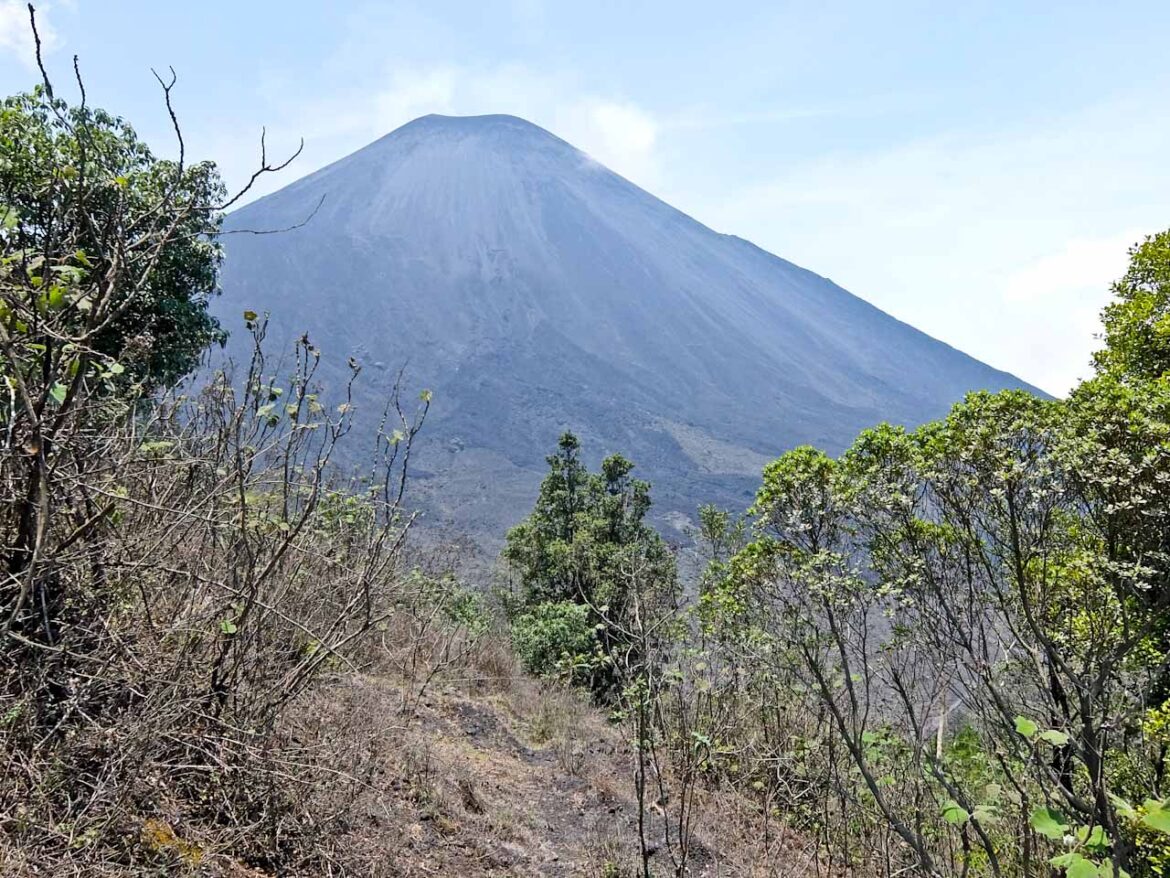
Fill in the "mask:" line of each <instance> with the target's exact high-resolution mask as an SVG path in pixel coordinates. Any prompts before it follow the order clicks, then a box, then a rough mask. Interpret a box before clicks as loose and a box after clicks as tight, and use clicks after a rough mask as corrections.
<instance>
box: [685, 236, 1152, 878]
mask: <svg viewBox="0 0 1170 878" xmlns="http://www.w3.org/2000/svg"><path fill="white" fill-rule="evenodd" d="M1132 257H1133V261H1132V264H1131V266H1130V270H1129V271H1128V272H1127V274H1126V276H1125V278H1123V279H1122V280H1121V281H1119V282H1118V284H1117V285H1115V288H1114V291H1115V294H1116V298H1115V301H1114V303H1113V304H1112V305H1110V307H1109V308H1108V309H1107V310H1106V312H1105V323H1106V330H1107V331H1106V341H1107V344H1108V347H1107V349H1106V350H1105V351H1104V352H1102V353H1101V354H1099V355H1098V358H1097V364H1098V370H1099V371H1098V375H1097V376H1096V377H1095V378H1093V379H1092V380H1091V381H1088V382H1085V383H1084V384H1082V385H1081V386H1080V387H1078V388H1077V389H1076V390H1075V391H1074V392H1073V393H1072V394H1071V395H1070V397H1069V399H1067V400H1042V399H1038V398H1035V397H1033V396H1031V395H1030V394H1027V393H1024V392H1020V391H1007V392H1002V393H997V394H990V393H975V394H971V395H970V396H968V397H967V398H966V399H965V400H964V401H963V402H961V403H960V404H958V405H956V406H955V407H954V408H953V409H952V411H951V412H950V414H949V415H948V416H947V417H946V418H943V419H941V420H939V421H937V422H934V423H930V424H926V425H924V426H922V427H920V428H918V429H915V430H905V429H903V428H900V427H895V426H889V425H882V426H879V427H876V428H874V429H872V430H867V431H865V432H863V433H862V434H861V435H860V436H859V437H858V439H857V441H856V442H855V443H854V444H853V446H852V447H851V448H850V449H848V450H847V451H846V452H845V453H844V454H842V455H841V456H840V457H839V458H837V459H833V458H831V457H829V456H828V455H826V454H824V453H823V452H821V451H818V450H817V449H815V448H811V447H802V448H797V449H794V450H792V451H790V452H788V453H787V454H785V455H783V456H782V457H780V458H779V459H778V460H776V461H774V462H773V463H771V464H769V465H768V466H767V468H766V469H765V471H764V475H763V483H762V485H761V487H760V489H759V491H758V493H757V496H756V502H755V504H754V506H753V507H752V509H751V514H752V515H753V516H754V520H753V522H752V529H751V533H750V535H749V538H748V539H747V541H746V542H745V543H744V544H743V545H742V546H740V547H739V548H738V550H736V551H734V553H733V554H732V555H731V556H730V557H729V558H727V559H726V560H723V559H720V560H718V561H717V563H713V564H712V566H711V567H710V569H709V575H710V581H709V583H708V585H707V587H706V588H705V590H704V592H703V595H702V599H701V603H700V610H701V620H702V623H703V624H702V629H701V630H702V633H703V635H704V636H706V637H709V638H712V640H713V642H714V643H715V644H716V645H717V649H718V650H720V651H721V652H722V655H723V657H724V659H723V660H724V661H725V662H727V663H735V664H736V665H737V666H738V671H739V673H740V675H741V678H742V679H744V680H745V681H746V682H745V683H744V684H743V685H741V686H737V690H736V691H737V692H743V691H745V689H746V691H747V692H748V693H752V694H753V697H757V698H758V700H759V703H760V706H761V710H762V711H764V712H763V714H762V717H761V718H760V719H758V720H757V722H758V723H760V724H761V726H762V727H763V728H768V727H769V724H771V723H773V722H774V720H773V719H772V717H771V716H770V715H769V714H768V713H767V712H766V711H768V710H777V709H778V708H777V707H776V706H775V705H776V704H777V703H779V702H782V700H783V698H782V696H781V695H780V694H779V692H783V693H787V697H788V698H789V699H791V700H792V701H794V702H795V703H794V704H792V705H791V706H790V707H789V709H790V710H792V711H794V712H799V711H801V710H803V711H804V712H806V713H809V714H817V715H819V716H821V717H824V720H823V725H822V726H821V727H820V729H819V730H818V732H817V735H816V737H815V738H814V740H825V739H827V740H828V741H829V742H830V744H831V746H830V752H832V751H834V750H835V751H836V752H838V753H844V754H845V757H846V758H845V762H844V765H842V764H841V763H836V764H834V761H833V758H832V757H831V756H828V755H825V756H823V757H822V759H823V763H822V764H823V765H824V766H825V768H824V771H825V772H827V774H828V778H823V779H822V780H821V781H820V782H821V783H822V784H823V786H822V787H821V789H822V793H821V795H822V796H823V798H822V799H821V800H820V801H819V808H820V813H821V814H827V813H828V810H829V805H828V804H827V803H829V802H831V801H832V800H833V797H834V796H837V795H841V796H844V799H845V801H848V802H851V803H852V805H853V810H852V811H851V812H850V813H851V814H852V815H853V816H851V817H847V818H846V817H843V818H842V825H841V826H840V828H839V829H838V831H839V832H840V833H841V834H842V835H843V836H844V838H845V839H850V838H853V837H855V836H857V835H858V834H859V833H863V832H866V831H869V830H867V829H866V826H865V822H864V821H863V820H861V819H860V818H859V817H858V816H857V815H858V813H859V811H858V809H860V811H862V812H865V811H868V812H869V813H871V814H876V815H880V818H879V819H880V822H882V823H884V824H885V825H886V826H887V827H888V830H892V831H893V832H894V833H895V834H896V835H897V836H898V837H899V838H900V840H901V842H902V843H903V845H904V848H903V849H904V851H905V852H906V859H905V861H904V865H905V866H907V867H910V868H916V869H918V870H921V871H923V872H940V873H946V872H950V871H954V872H956V873H958V872H962V873H972V874H984V873H986V874H997V875H1007V874H1021V873H1023V872H1025V871H1026V872H1027V873H1028V874H1036V873H1035V868H1036V864H1035V861H1034V860H1032V859H1031V853H1030V852H1031V851H1035V852H1037V853H1039V854H1041V855H1042V857H1043V862H1045V863H1046V864H1047V865H1050V866H1051V867H1053V868H1055V869H1059V870H1063V871H1064V872H1065V873H1066V874H1068V875H1074V876H1078V878H1089V876H1101V878H1106V876H1114V875H1121V874H1125V873H1126V870H1130V871H1132V872H1133V873H1134V874H1135V875H1141V876H1145V875H1153V874H1161V870H1162V868H1163V866H1162V864H1163V863H1166V862H1167V861H1168V858H1167V856H1166V852H1167V850H1168V848H1167V847H1166V845H1165V840H1164V839H1163V838H1162V837H1161V834H1162V833H1163V832H1166V831H1170V819H1164V814H1166V813H1170V812H1166V811H1164V810H1163V802H1164V801H1165V796H1166V794H1167V792H1170V791H1168V790H1167V788H1166V781H1165V777H1166V768H1167V753H1168V752H1170V747H1168V743H1167V741H1168V740H1170V736H1167V735H1166V734H1165V731H1164V727H1165V725H1166V723H1165V720H1164V717H1163V709H1162V708H1161V707H1157V705H1164V704H1166V703H1168V699H1170V602H1168V598H1167V595H1170V540H1168V538H1167V534H1170V376H1168V375H1167V374H1166V373H1167V370H1168V368H1170V329H1168V327H1170V317H1168V316H1167V314H1168V313H1170V233H1164V234H1162V235H1158V236H1155V237H1153V238H1151V239H1149V240H1148V241H1147V242H1146V243H1145V244H1144V245H1142V246H1141V247H1139V248H1136V249H1135V250H1134V251H1133V254H1132ZM710 524H711V526H712V529H713V530H714V531H716V532H718V531H719V530H720V528H721V527H722V526H724V525H722V524H721V522H720V521H719V520H718V519H717V518H716V517H714V516H713V517H712V518H711V521H710ZM712 554H713V555H714V553H712ZM769 687H772V688H775V689H777V690H778V693H777V694H775V695H773V694H770V693H768V692H767V689H768V688H769ZM755 692H759V693H760V694H759V695H758V696H755V695H754V693H755ZM948 704H953V707H946V705H948ZM1151 705H1154V706H1153V707H1152V706H1151ZM780 709H783V708H780ZM952 710H954V711H956V712H957V714H958V716H959V717H961V719H962V722H961V724H960V727H959V728H958V729H957V730H951V729H948V728H947V725H948V722H947V720H948V714H950V712H951V711H952ZM786 722H787V723H789V724H792V725H796V724H797V720H796V719H795V718H791V719H788V720H786ZM892 730H897V733H896V734H895V733H893V732H892ZM750 740H751V737H750V736H748V737H746V738H745V743H744V746H747V744H746V741H750ZM1127 798H1128V799H1131V800H1137V801H1140V800H1143V799H1146V801H1145V802H1144V804H1143V805H1141V806H1140V807H1136V808H1135V807H1132V806H1130V805H1127V804H1126V799H1127ZM926 802H929V803H930V806H929V807H928V808H926V813H928V814H929V815H931V816H930V818H929V819H924V816H923V815H924V811H923V808H924V804H923V803H926ZM794 804H795V805H796V808H795V809H794V810H795V812H796V813H810V814H816V813H817V812H816V811H815V810H812V811H809V812H805V811H803V810H802V808H801V806H800V805H799V803H794ZM814 825H815V826H816V827H817V828H818V830H821V829H823V828H824V827H825V825H826V824H825V823H824V822H823V821H822V822H819V823H815V824H814ZM888 830H887V831H888ZM840 838H841V836H837V840H838V843H840ZM1021 839H1025V840H1026V844H1024V845H1021ZM845 844H848V841H846V842H845ZM887 865H888V864H887Z"/></svg>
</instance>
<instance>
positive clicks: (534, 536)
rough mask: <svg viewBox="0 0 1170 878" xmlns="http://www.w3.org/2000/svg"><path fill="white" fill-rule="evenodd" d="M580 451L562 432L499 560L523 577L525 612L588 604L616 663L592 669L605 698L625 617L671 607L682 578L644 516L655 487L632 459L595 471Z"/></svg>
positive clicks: (614, 459) (623, 644) (627, 637)
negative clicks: (636, 472) (654, 606)
mask: <svg viewBox="0 0 1170 878" xmlns="http://www.w3.org/2000/svg"><path fill="white" fill-rule="evenodd" d="M580 452H581V446H580V442H579V441H578V440H577V437H576V436H574V435H573V434H572V433H565V434H564V435H563V436H561V438H560V441H559V442H558V444H557V450H556V452H555V453H554V454H552V455H550V456H549V457H548V459H547V460H548V465H549V472H548V475H547V476H545V479H544V481H543V482H542V484H541V487H540V494H539V496H538V498H537V501H536V506H535V508H534V509H533V511H532V513H531V514H530V515H529V516H528V518H526V519H525V520H524V521H522V522H521V523H520V524H518V525H516V526H515V527H514V528H512V529H511V530H510V531H509V532H508V535H507V542H506V545H505V548H504V552H503V556H504V559H505V560H506V561H507V562H508V563H509V565H510V566H511V568H512V569H513V570H514V571H515V572H516V574H517V575H518V577H519V580H520V586H521V592H522V594H521V598H520V604H521V608H520V609H521V613H527V614H530V613H531V611H532V610H533V609H534V608H537V607H541V606H542V605H546V604H564V603H566V602H568V603H575V604H578V605H581V606H584V607H587V608H588V611H589V622H590V623H591V625H593V626H594V627H595V628H596V629H597V631H598V640H599V643H600V647H601V654H602V656H603V657H605V661H607V662H609V664H610V667H609V668H608V669H607V668H598V669H595V671H594V674H593V688H594V691H595V692H596V693H598V694H602V693H606V692H609V691H610V690H612V688H613V686H614V685H616V682H617V676H616V675H615V672H614V669H613V662H614V661H616V659H615V655H616V654H617V653H619V652H623V651H624V653H623V655H624V658H623V660H626V659H629V658H630V650H632V649H634V646H633V645H632V644H633V642H634V640H635V639H636V638H634V637H633V635H632V634H631V632H632V631H633V628H634V627H635V626H631V625H629V624H627V623H628V621H629V618H628V617H629V614H630V613H632V612H635V611H637V612H645V611H646V602H647V595H653V596H654V598H653V599H654V600H655V601H658V602H663V603H673V602H674V601H675V599H676V598H677V593H678V580H677V576H676V571H675V561H674V555H673V553H672V552H671V551H670V548H669V547H668V546H667V545H666V543H665V541H664V540H663V539H662V537H661V536H660V535H659V534H658V533H657V531H655V530H654V529H653V528H652V527H651V526H650V525H649V524H648V523H647V522H646V513H647V512H648V511H649V509H650V485H649V484H648V483H647V482H645V481H643V480H641V479H637V478H634V477H633V475H632V472H633V469H634V465H633V464H632V463H631V462H630V461H628V460H626V459H625V458H624V457H622V456H621V455H617V454H615V455H611V456H609V457H607V458H605V460H603V461H602V463H601V469H600V471H599V472H596V473H592V472H589V471H588V469H586V467H585V466H584V464H582V462H581V459H580ZM635 596H637V600H636V601H635V600H634V597H635ZM635 605H636V606H637V609H636V610H635ZM542 612H544V611H542ZM549 612H551V611H549ZM545 615H548V613H545ZM573 652H574V651H573V650H566V654H568V653H573Z"/></svg>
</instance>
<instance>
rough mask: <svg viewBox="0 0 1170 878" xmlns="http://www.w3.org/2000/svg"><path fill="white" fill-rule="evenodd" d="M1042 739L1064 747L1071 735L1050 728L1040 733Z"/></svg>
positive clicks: (1054, 745)
mask: <svg viewBox="0 0 1170 878" xmlns="http://www.w3.org/2000/svg"><path fill="white" fill-rule="evenodd" d="M1039 738H1040V740H1041V741H1047V742H1048V743H1049V744H1051V745H1052V746H1053V747H1063V746H1064V745H1065V744H1067V743H1068V741H1069V737H1068V735H1066V734H1065V733H1064V732H1060V731H1057V730H1056V729H1049V730H1048V731H1046V732H1041V733H1040V735H1039Z"/></svg>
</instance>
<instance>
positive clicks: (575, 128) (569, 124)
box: [563, 98, 659, 185]
mask: <svg viewBox="0 0 1170 878" xmlns="http://www.w3.org/2000/svg"><path fill="white" fill-rule="evenodd" d="M564 122H565V128H564V129H563V134H564V136H565V137H567V138H569V139H570V140H571V141H573V143H574V145H576V146H578V147H579V148H581V149H583V150H584V151H585V152H587V153H588V154H589V155H591V156H592V157H593V158H595V159H597V160H598V161H599V162H601V163H602V164H603V165H607V166H608V167H610V168H612V169H613V170H615V171H617V172H618V173H621V174H624V175H625V176H627V177H630V178H632V179H633V180H634V182H639V183H642V184H643V185H650V184H651V183H652V182H653V180H654V178H655V177H656V175H657V162H656V154H655V148H656V147H657V145H658V127H659V126H658V123H657V122H655V120H654V118H653V117H652V116H651V115H650V114H649V113H648V112H646V111H645V110H643V109H641V108H640V107H637V106H636V105H634V104H632V103H629V102H620V101H610V100H604V99H598V98H587V99H584V100H582V101H580V102H579V103H578V105H577V106H576V107H574V108H573V112H572V113H571V114H570V115H569V116H568V117H567V118H565V119H564Z"/></svg>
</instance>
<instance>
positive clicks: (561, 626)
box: [512, 601, 598, 683]
mask: <svg viewBox="0 0 1170 878" xmlns="http://www.w3.org/2000/svg"><path fill="white" fill-rule="evenodd" d="M512 643H513V645H514V646H515V648H516V654H517V655H518V656H519V657H520V661H521V663H522V664H523V665H524V668H525V670H527V671H528V672H529V673H531V674H535V675H536V676H538V677H562V678H567V679H569V680H571V681H572V682H575V683H583V682H585V681H586V680H587V679H588V676H589V671H590V669H591V667H592V664H593V662H594V661H595V659H596V656H595V653H596V649H597V645H598V644H597V639H596V637H595V636H594V626H593V624H592V623H591V622H590V621H589V610H588V608H587V607H585V606H584V605H582V604H575V603H572V602H571V601H559V602H556V603H542V604H537V605H536V606H534V607H532V608H531V609H529V610H528V611H527V612H525V613H524V614H523V615H521V616H519V617H517V618H516V620H515V621H514V622H513V623H512Z"/></svg>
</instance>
